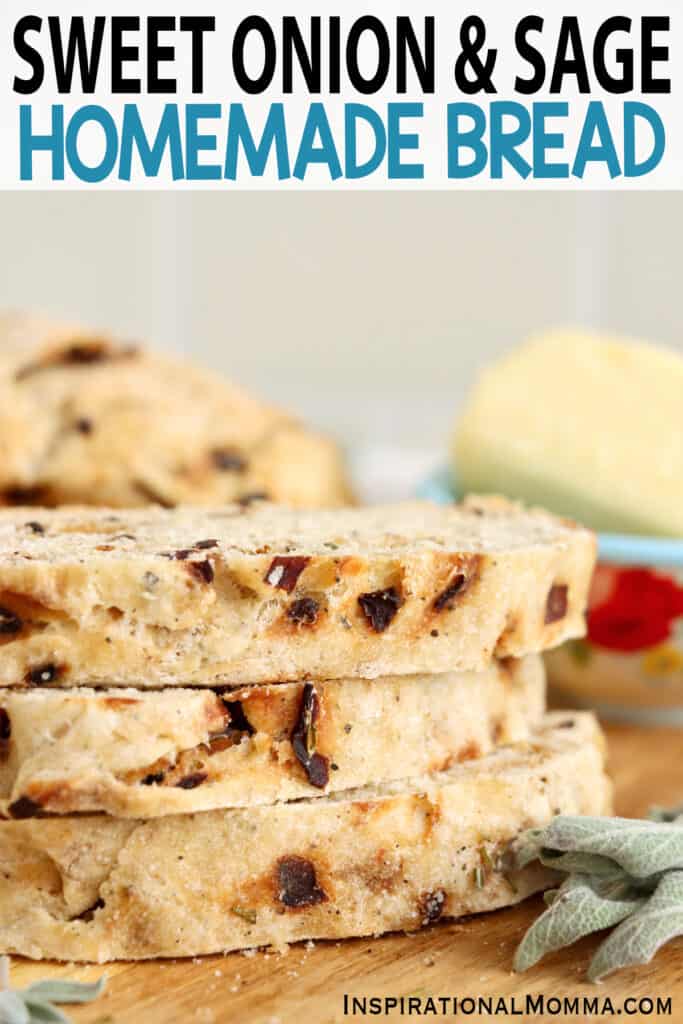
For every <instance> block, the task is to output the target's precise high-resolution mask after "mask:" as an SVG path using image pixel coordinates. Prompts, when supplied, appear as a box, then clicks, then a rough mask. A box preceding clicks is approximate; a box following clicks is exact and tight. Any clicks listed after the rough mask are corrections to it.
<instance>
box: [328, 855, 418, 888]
mask: <svg viewBox="0 0 683 1024" xmlns="http://www.w3.org/2000/svg"><path fill="white" fill-rule="evenodd" d="M344 876H348V878H349V879H350V880H351V881H352V882H354V881H359V882H360V883H361V885H362V886H363V888H366V889H369V891H370V892H373V893H377V894H382V893H391V892H395V891H396V889H397V888H398V887H399V886H400V885H402V884H403V862H402V860H401V858H398V857H396V856H395V855H392V854H391V853H389V852H387V851H386V850H378V851H377V853H376V854H375V856H374V857H371V858H370V859H369V860H366V861H364V862H363V863H361V864H359V865H358V866H357V867H354V868H352V869H350V870H349V871H348V872H344V874H343V875H342V877H344Z"/></svg>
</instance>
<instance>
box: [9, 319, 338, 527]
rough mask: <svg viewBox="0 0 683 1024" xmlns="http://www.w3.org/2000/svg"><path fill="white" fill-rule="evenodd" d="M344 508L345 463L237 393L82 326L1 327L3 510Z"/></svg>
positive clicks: (323, 441) (211, 377) (295, 424)
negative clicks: (253, 503) (260, 500)
mask: <svg viewBox="0 0 683 1024" xmlns="http://www.w3.org/2000/svg"><path fill="white" fill-rule="evenodd" d="M254 495H261V496H262V497H263V496H264V495H268V496H269V497H270V498H271V499H272V500H273V501H284V502H288V503H290V504H298V505H341V504H344V503H345V502H346V501H348V500H349V497H350V492H349V487H348V483H347V479H346V473H345V469H344V465H343V460H342V457H341V455H340V452H339V449H338V448H337V446H336V445H334V444H333V443H332V442H331V441H329V440H328V439H327V438H324V437H321V436H320V435H318V434H316V433H314V432H313V431H310V430H308V429H306V428H305V427H304V426H303V425H302V424H301V423H300V422H299V421H298V420H297V419H295V418H294V417H293V416H291V415H290V414H289V413H287V412H285V411H283V410H281V409H278V408H276V407H274V406H271V405H268V404H266V403H265V402H261V401H260V400H258V399H256V398H253V397H252V396H251V395H248V394H245V393H244V392H243V391H241V390H240V389H238V388H237V387H235V386H234V385H233V384H232V383H231V382H229V381H227V380H225V379H224V378H221V377H219V376H218V375H216V374H212V373H210V372H208V371H205V370H202V369H200V368H198V367H195V366H192V365H190V364H187V363H184V362H182V361H180V360H179V359H172V358H167V357H164V356H162V355H160V354H156V353H154V352H153V351H151V350H147V349H145V348H143V347H141V346H140V345H137V344H131V343H130V342H128V341H118V340H116V339H113V338H110V337H108V336H106V335H102V334H100V333H98V332H93V331H89V330H87V329H85V328H83V327H80V326H74V325H70V324H64V323H58V322H53V321H49V320H47V321H46V320H42V319H40V318H38V317H31V316H26V315H16V314H15V315H12V314H6V315H4V316H0V504H3V503H4V504H10V505H16V504H29V503H30V504H37V505H61V504H68V503H71V504H74V503H76V504H88V505H90V504H92V505H114V506H118V507H129V506H136V505H149V504H150V503H160V504H162V505H167V506H171V505H177V504H178V503H180V502H184V503H187V504H198V505H207V504H209V505H210V504H213V505H219V504H221V503H223V502H226V501H234V500H236V499H245V500H248V499H249V498H250V497H251V496H254Z"/></svg>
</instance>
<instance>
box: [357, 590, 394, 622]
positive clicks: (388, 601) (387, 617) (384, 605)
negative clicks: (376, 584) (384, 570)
mask: <svg viewBox="0 0 683 1024" xmlns="http://www.w3.org/2000/svg"><path fill="white" fill-rule="evenodd" d="M358 604H359V606H360V609H361V611H362V613H363V615H364V616H365V619H366V621H367V623H368V624H369V626H370V628H371V629H373V630H374V631H375V633H383V632H384V630H385V629H387V627H388V626H390V625H391V623H392V621H393V620H394V618H395V616H396V613H397V612H398V610H399V608H400V607H401V605H402V604H403V597H402V595H401V594H400V592H399V591H398V590H397V588H396V587H387V588H386V589H385V590H373V591H372V592H371V593H369V594H361V595H360V596H359V598H358Z"/></svg>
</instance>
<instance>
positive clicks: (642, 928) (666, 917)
mask: <svg viewBox="0 0 683 1024" xmlns="http://www.w3.org/2000/svg"><path fill="white" fill-rule="evenodd" d="M681 831H683V829H682V830H681ZM679 935H683V871H670V872H669V873H667V874H666V875H664V876H663V878H662V879H661V881H660V882H659V885H658V886H657V888H656V890H655V892H654V893H653V894H652V896H650V898H649V899H648V900H647V902H646V903H645V904H644V905H643V906H641V907H640V909H638V910H637V911H636V913H634V914H633V915H632V916H630V917H628V918H627V920H625V921H624V922H623V923H622V924H620V925H619V927H618V928H616V929H615V930H614V931H613V932H612V934H611V935H610V936H609V937H608V938H607V939H605V941H604V942H603V943H602V945H601V946H600V948H599V949H598V951H597V953H596V954H595V956H594V957H593V960H592V961H591V964H590V966H589V968H588V978H589V979H590V980H591V981H599V980H600V978H604V977H605V976H606V975H608V974H611V973H612V972H613V971H616V970H618V969H619V968H620V967H630V966H633V965H634V964H646V963H649V962H650V960H651V959H652V957H653V956H654V955H655V953H656V952H657V950H658V949H660V948H661V947H662V946H663V945H665V944H666V943H667V942H669V941H670V940H671V939H674V938H676V937H677V936H679Z"/></svg>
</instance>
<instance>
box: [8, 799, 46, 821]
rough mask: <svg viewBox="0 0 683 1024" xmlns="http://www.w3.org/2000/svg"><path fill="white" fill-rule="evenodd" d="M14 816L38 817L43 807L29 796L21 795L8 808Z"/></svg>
mask: <svg viewBox="0 0 683 1024" xmlns="http://www.w3.org/2000/svg"><path fill="white" fill-rule="evenodd" d="M7 810H8V811H9V813H10V814H11V816H12V817H13V818H37V817H38V816H39V815H40V814H42V811H43V808H42V807H41V805H40V804H39V803H36V801H35V800H31V798H30V797H28V796H20V797H19V799H18V800H15V801H14V802H13V803H11V804H10V805H9V807H8V808H7Z"/></svg>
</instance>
